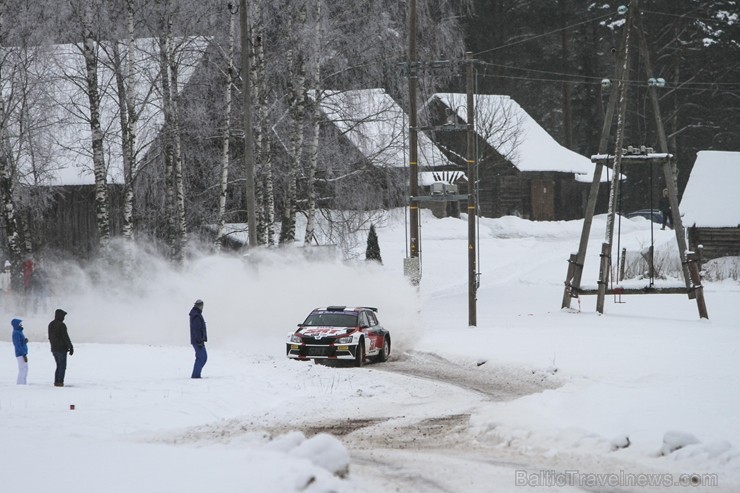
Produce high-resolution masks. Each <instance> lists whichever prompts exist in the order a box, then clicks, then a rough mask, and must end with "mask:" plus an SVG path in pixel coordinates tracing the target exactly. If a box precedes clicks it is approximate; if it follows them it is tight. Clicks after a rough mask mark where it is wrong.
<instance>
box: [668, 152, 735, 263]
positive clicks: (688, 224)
mask: <svg viewBox="0 0 740 493" xmlns="http://www.w3.org/2000/svg"><path fill="white" fill-rule="evenodd" d="M738 183H740V152H729V151H699V152H698V153H697V155H696V161H695V162H694V166H693V168H692V169H691V174H690V175H689V180H688V182H687V183H686V189H685V190H684V193H683V197H682V198H681V203H680V205H679V210H680V211H681V218H682V223H683V225H684V227H685V228H686V231H687V235H688V245H689V249H690V250H692V251H694V252H697V253H699V252H701V258H702V261H706V260H711V259H714V258H719V257H736V256H740V194H738ZM700 246H701V248H700Z"/></svg>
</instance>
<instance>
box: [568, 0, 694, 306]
mask: <svg viewBox="0 0 740 493" xmlns="http://www.w3.org/2000/svg"><path fill="white" fill-rule="evenodd" d="M635 19H636V20H637V21H636V22H637V26H635ZM633 29H635V30H636V31H637V36H638V38H639V49H640V54H641V55H642V59H643V65H644V69H645V72H646V73H647V75H648V76H651V74H652V72H653V70H652V66H651V64H650V57H649V52H648V47H647V41H646V37H645V33H644V29H643V26H642V19H641V16H640V11H639V5H638V0H631V1H630V8H629V12H628V16H627V21H626V24H625V29H624V38H623V40H622V46H621V48H620V53H619V58H618V64H617V70H616V79H617V80H618V81H619V83H618V84H617V85H616V87H614V88H612V91H611V94H610V95H609V102H608V105H607V108H606V114H605V118H604V124H603V127H602V131H601V139H600V141H599V151H598V154H596V155H594V156H592V158H591V160H592V162H594V164H595V168H594V177H593V181H592V182H591V188H590V190H589V197H588V202H587V204H586V213H585V217H584V220H583V229H582V231H581V240H580V243H579V247H578V253H576V254H571V256H570V259H569V260H568V271H567V274H566V278H565V289H564V291H563V302H562V305H561V308H570V303H571V299H572V298H577V297H578V296H580V295H590V294H596V295H597V296H598V298H597V302H596V310H597V311H598V312H599V313H602V314H603V313H604V298H605V296H606V295H607V294H620V295H621V294H658V293H672V294H673V293H685V294H688V297H689V299H696V302H697V307H698V309H699V316H700V317H701V318H709V315H708V314H707V308H706V304H705V302H704V291H703V287H702V285H701V276H700V275H699V267H698V262H697V256H696V255H695V254H694V253H693V252H689V251H687V250H688V249H687V246H686V237H685V234H684V228H683V224H682V222H681V214H680V212H679V209H678V185H677V183H676V162H675V160H674V159H673V155H672V154H670V153H669V152H668V141H667V138H666V134H665V129H664V127H663V119H662V117H661V114H660V106H659V104H658V96H657V92H656V88H655V86H654V85H650V84H648V92H649V95H650V100H651V103H652V109H653V115H654V117H655V125H656V129H657V136H658V146H659V153H657V154H654V153H648V152H645V153H640V154H639V155H633V154H628V153H627V152H626V151H625V149H623V145H624V127H625V124H624V121H625V115H626V110H627V80H628V79H629V77H627V75H628V74H629V63H630V35H631V32H632V30H633ZM617 101H618V102H619V110H618V112H617V130H616V132H617V133H616V143H615V153H614V154H613V155H608V154H607V153H606V151H607V145H608V142H609V133H610V130H611V126H612V120H613V118H614V113H615V108H616V106H617ZM612 160H613V165H612V168H613V173H612V177H611V181H610V188H609V208H608V214H607V223H606V226H607V227H606V229H607V231H606V238H605V241H604V243H602V245H601V262H600V268H599V280H598V287H597V289H595V290H592V289H583V288H582V287H581V279H582V276H583V264H584V260H585V257H586V251H587V248H588V238H589V235H590V232H591V224H592V222H593V217H594V212H595V210H596V199H597V197H598V193H599V185H600V182H601V174H602V172H603V169H604V165H605V164H606V163H607V162H609V161H612ZM623 161H624V162H630V161H637V162H639V161H644V162H655V161H659V162H662V164H663V174H664V177H665V182H666V188H667V189H668V199H669V201H670V205H671V210H672V211H673V229H674V232H675V234H676V242H677V244H678V251H679V255H680V257H681V266H682V271H683V277H684V283H685V287H681V288H655V287H653V286H648V287H646V288H642V289H635V288H623V287H619V293H616V292H615V291H614V288H611V289H610V288H609V287H608V285H609V273H610V270H611V255H612V241H613V238H614V218H615V214H616V207H615V205H616V195H617V193H618V190H619V182H620V176H621V168H622V162H623ZM651 206H652V204H651Z"/></svg>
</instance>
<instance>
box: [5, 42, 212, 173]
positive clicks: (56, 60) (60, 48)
mask: <svg viewBox="0 0 740 493" xmlns="http://www.w3.org/2000/svg"><path fill="white" fill-rule="evenodd" d="M207 43H208V40H207V39H206V38H203V37H192V38H178V39H176V40H175V46H176V56H177V57H178V82H179V87H178V91H179V90H181V89H182V88H183V87H184V85H185V84H186V83H187V82H188V80H189V79H190V77H191V76H192V74H193V73H194V71H195V67H196V65H197V63H198V61H199V60H200V59H201V57H202V55H203V53H204V51H205V49H206V47H207ZM119 49H120V51H121V53H120V56H121V58H122V59H124V60H125V57H126V51H127V49H126V46H125V45H119ZM135 50H136V55H135V56H136V70H137V72H136V75H135V84H136V89H135V93H136V96H135V97H136V105H137V107H138V108H139V109H140V116H139V120H138V123H137V128H136V137H137V152H138V153H139V156H140V157H142V156H143V154H144V152H145V150H146V148H147V147H148V146H149V145H150V144H151V142H152V141H153V140H154V139H155V138H156V136H157V134H158V133H159V130H160V127H161V125H162V123H163V113H162V109H161V108H162V104H161V99H162V98H161V94H160V86H159V84H158V80H159V60H158V54H159V46H158V40H157V39H155V38H142V39H138V40H137V41H136V44H135ZM110 51H111V50H110V46H107V47H105V46H104V47H102V49H100V52H99V63H98V91H99V93H100V98H101V102H100V123H101V128H102V131H103V133H104V139H103V146H104V149H103V154H104V160H105V163H106V166H107V167H108V175H107V179H108V183H123V161H122V157H121V137H120V135H121V126H120V119H119V111H118V99H117V89H116V80H115V76H114V72H113V70H112V66H113V62H112V53H110ZM30 73H31V75H30V77H31V78H33V79H34V80H35V81H36V83H37V85H38V88H39V91H38V92H39V94H43V99H42V97H39V96H38V95H37V99H36V100H35V103H36V104H37V105H38V106H37V107H35V108H31V110H32V111H35V114H34V116H35V117H36V118H38V120H37V123H36V125H37V127H36V129H35V131H34V133H33V136H32V138H33V139H34V143H35V146H34V147H35V148H34V152H33V153H32V152H30V150H29V148H30V146H28V145H24V144H23V143H22V140H21V139H18V143H17V144H14V145H15V147H16V150H15V152H16V154H17V162H18V167H19V170H20V177H21V180H22V181H23V182H25V183H27V184H30V185H33V184H37V185H90V184H94V183H95V176H94V174H93V160H92V145H91V140H92V138H91V131H90V124H89V117H90V116H89V115H90V110H89V107H90V106H89V100H88V96H87V92H86V87H87V86H86V83H85V79H84V77H85V61H84V58H83V55H82V53H81V52H80V49H79V47H78V46H76V45H74V44H65V45H55V46H51V47H47V48H45V49H44V50H43V52H42V51H39V53H38V54H37V55H36V58H35V59H34V61H33V63H32V64H31V68H30ZM4 82H5V84H4V86H3V88H2V90H3V95H4V96H5V97H6V99H7V98H8V97H10V95H11V93H12V91H13V89H12V88H11V85H10V84H11V83H12V82H7V81H4ZM8 107H11V106H8ZM16 121H17V118H16ZM38 122H41V123H38Z"/></svg>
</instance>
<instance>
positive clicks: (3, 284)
mask: <svg viewBox="0 0 740 493" xmlns="http://www.w3.org/2000/svg"><path fill="white" fill-rule="evenodd" d="M12 280H13V278H12V275H11V273H10V260H6V261H5V268H4V269H3V271H2V272H0V291H2V297H3V306H4V307H5V308H6V309H7V308H8V307H9V306H10V304H11V299H10V293H11V289H10V287H11V281H12Z"/></svg>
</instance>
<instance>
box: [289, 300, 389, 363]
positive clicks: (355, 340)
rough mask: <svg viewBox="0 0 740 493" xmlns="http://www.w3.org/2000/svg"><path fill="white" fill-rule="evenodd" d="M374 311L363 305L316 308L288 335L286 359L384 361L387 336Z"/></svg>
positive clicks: (387, 344) (386, 356) (375, 309)
mask: <svg viewBox="0 0 740 493" xmlns="http://www.w3.org/2000/svg"><path fill="white" fill-rule="evenodd" d="M377 312H378V309H377V308H372V307H367V306H358V307H347V306H327V307H324V308H316V309H315V310H313V311H312V312H311V313H310V314H309V315H308V317H307V318H306V320H305V321H304V322H303V323H302V324H298V329H297V330H296V331H295V332H291V333H290V334H289V335H288V341H287V354H288V358H292V359H298V360H310V359H312V360H314V361H321V360H349V361H353V362H354V365H355V366H362V365H363V364H364V363H365V362H366V360H368V359H370V360H372V361H386V360H388V357H389V356H390V354H391V335H390V333H389V332H388V331H387V330H386V329H384V328H383V327H382V326H381V325H380V324H379V323H378V317H377V315H376V314H377Z"/></svg>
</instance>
